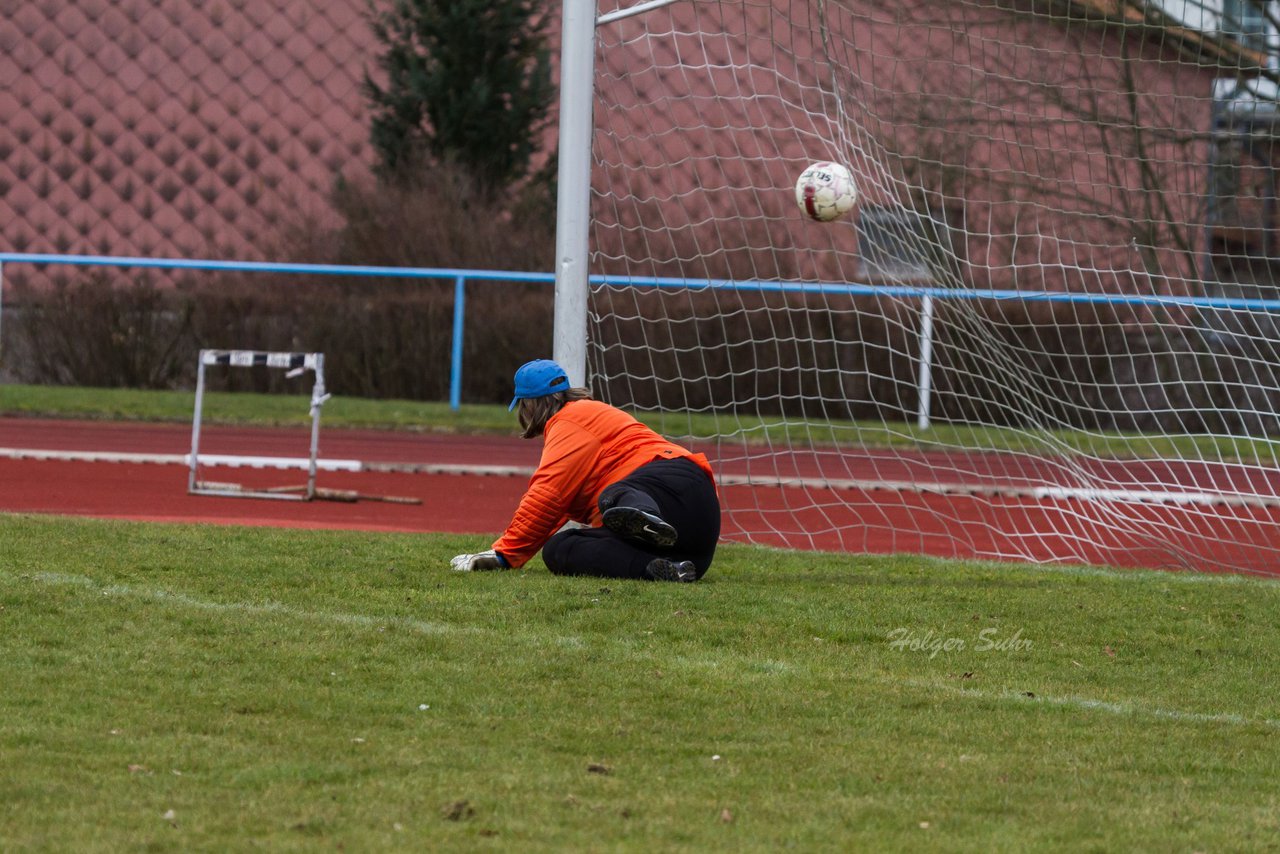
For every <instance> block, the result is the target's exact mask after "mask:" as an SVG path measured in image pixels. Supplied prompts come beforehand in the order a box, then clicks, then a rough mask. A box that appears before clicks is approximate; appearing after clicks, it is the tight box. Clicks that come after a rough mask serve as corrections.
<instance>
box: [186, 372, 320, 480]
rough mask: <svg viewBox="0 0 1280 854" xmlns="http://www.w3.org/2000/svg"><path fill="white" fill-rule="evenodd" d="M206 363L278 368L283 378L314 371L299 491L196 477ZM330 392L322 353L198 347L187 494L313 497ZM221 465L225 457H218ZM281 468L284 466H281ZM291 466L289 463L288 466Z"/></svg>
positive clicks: (264, 461) (265, 462) (262, 463)
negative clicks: (303, 479)
mask: <svg viewBox="0 0 1280 854" xmlns="http://www.w3.org/2000/svg"><path fill="white" fill-rule="evenodd" d="M209 365H225V366H227V367H232V368H252V367H267V368H280V369H283V370H285V371H287V373H286V374H285V376H286V377H296V376H299V375H301V374H303V373H305V372H306V371H312V372H313V373H314V374H315V383H314V385H312V387H311V453H310V456H309V457H308V458H307V459H306V460H305V462H306V468H307V484H306V487H305V488H304V489H303V491H301V492H292V491H285V490H269V489H268V490H262V489H257V490H255V489H244V488H242V487H241V486H240V485H239V484H232V483H214V482H211V481H201V480H200V479H199V468H200V423H201V421H202V420H203V418H204V374H205V368H206V367H207V366H209ZM330 396H331V395H329V394H328V393H326V391H325V387H324V354H323V353H283V352H273V351H265V350H201V351H200V358H199V365H198V368H197V370H196V404H195V412H194V413H193V414H192V419H191V456H190V457H189V460H190V467H189V470H188V474H187V493H188V494H190V495H216V496H221V497H224V498H272V499H276V500H279V501H311V500H312V499H314V498H315V497H316V469H317V467H318V465H317V461H318V459H319V455H320V407H322V406H324V402H325V401H326V400H328V399H329V398H330ZM231 459H232V460H233V461H243V462H249V463H252V464H255V465H257V466H258V467H267V466H272V465H273V464H280V463H288V462H290V461H288V460H286V459H284V458H276V457H255V458H250V457H234V458H231ZM218 460H219V462H220V463H221V464H226V462H227V460H228V458H227V457H225V456H219V457H218ZM281 467H284V466H281ZM288 467H292V466H288Z"/></svg>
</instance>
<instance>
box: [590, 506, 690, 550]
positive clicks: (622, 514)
mask: <svg viewBox="0 0 1280 854" xmlns="http://www.w3.org/2000/svg"><path fill="white" fill-rule="evenodd" d="M601 519H602V520H603V521H604V526H605V527H606V528H608V529H609V530H610V531H613V532H614V533H615V534H619V535H621V536H623V537H626V538H627V539H629V540H635V541H636V542H638V543H644V544H645V545H649V546H657V547H659V548H663V549H668V548H671V547H672V546H674V545H675V544H676V529H675V528H673V527H671V526H670V525H668V524H667V523H666V522H664V521H662V519H661V518H660V517H658V516H655V515H653V514H652V513H646V512H645V511H643V510H637V509H636V508H635V507H610V508H609V509H608V510H606V511H604V514H603V515H602V516H601Z"/></svg>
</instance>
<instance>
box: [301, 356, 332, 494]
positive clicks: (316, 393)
mask: <svg viewBox="0 0 1280 854" xmlns="http://www.w3.org/2000/svg"><path fill="white" fill-rule="evenodd" d="M315 361H316V367H315V384H314V385H313V386H312V387H311V459H310V461H309V462H308V464H307V492H306V496H307V500H308V501H310V500H311V499H313V498H315V497H316V468H317V463H316V461H317V458H318V457H319V456H320V407H321V406H323V405H324V402H325V401H326V400H328V399H329V395H328V394H327V393H326V392H325V388H324V353H316V360H315Z"/></svg>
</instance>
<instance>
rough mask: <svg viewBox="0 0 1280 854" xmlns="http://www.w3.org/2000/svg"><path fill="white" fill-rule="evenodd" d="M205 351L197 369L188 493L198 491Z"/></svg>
mask: <svg viewBox="0 0 1280 854" xmlns="http://www.w3.org/2000/svg"><path fill="white" fill-rule="evenodd" d="M205 352H206V351H205V350H201V351H200V360H199V361H200V364H199V367H197V368H196V410H195V413H194V414H193V415H192V416H191V459H190V462H189V465H190V469H191V470H190V472H189V473H188V475H187V492H195V489H196V466H197V465H198V463H199V459H200V417H201V415H202V411H201V410H202V408H203V404H204V354H205Z"/></svg>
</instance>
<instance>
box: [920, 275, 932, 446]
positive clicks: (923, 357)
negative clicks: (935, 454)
mask: <svg viewBox="0 0 1280 854" xmlns="http://www.w3.org/2000/svg"><path fill="white" fill-rule="evenodd" d="M932 386H933V297H931V296H925V297H923V298H922V299H921V300H920V410H919V414H918V417H917V419H916V426H918V427H919V428H920V429H921V430H928V429H929V403H930V401H929V397H930V395H931V393H932Z"/></svg>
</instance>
